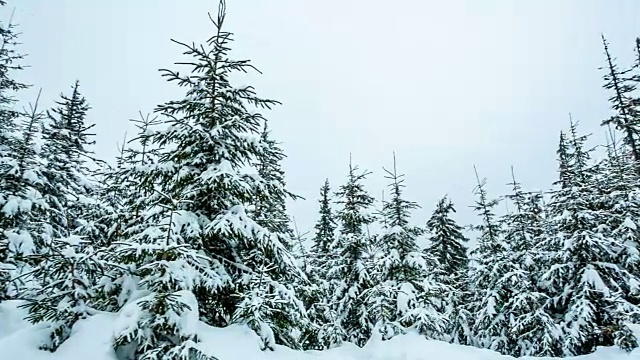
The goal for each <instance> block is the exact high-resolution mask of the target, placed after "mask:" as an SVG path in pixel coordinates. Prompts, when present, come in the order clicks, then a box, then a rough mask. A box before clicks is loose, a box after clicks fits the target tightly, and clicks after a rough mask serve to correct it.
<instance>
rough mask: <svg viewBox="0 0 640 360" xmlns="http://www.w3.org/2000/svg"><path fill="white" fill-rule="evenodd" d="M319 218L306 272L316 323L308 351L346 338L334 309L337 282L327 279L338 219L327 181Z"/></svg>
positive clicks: (308, 301)
mask: <svg viewBox="0 0 640 360" xmlns="http://www.w3.org/2000/svg"><path fill="white" fill-rule="evenodd" d="M318 202H319V204H320V210H319V214H320V217H319V219H318V221H317V223H316V225H315V230H316V232H315V236H314V238H313V245H312V247H311V255H310V263H309V267H308V269H307V271H306V274H307V278H308V279H309V281H310V284H309V286H308V288H307V290H306V293H307V298H306V299H305V303H306V306H307V309H308V313H309V318H310V320H311V322H312V323H313V325H312V328H311V329H310V333H309V334H307V335H306V338H307V339H308V340H307V344H306V345H305V347H306V348H311V349H318V350H322V349H327V348H331V347H333V346H336V345H339V344H340V343H342V341H343V340H344V339H345V338H346V335H345V333H344V329H342V324H341V323H339V321H338V314H337V312H336V309H335V307H334V306H332V302H331V301H332V296H333V294H332V290H333V289H335V288H336V281H335V279H334V280H333V281H331V279H329V278H328V272H329V270H330V269H331V268H330V264H334V263H335V261H336V260H337V256H336V255H337V254H336V252H335V250H336V249H334V246H335V245H336V229H337V224H336V218H335V216H334V213H333V209H332V207H331V203H332V199H331V187H330V185H329V179H326V180H325V182H324V184H323V186H322V187H321V188H320V199H319V201H318Z"/></svg>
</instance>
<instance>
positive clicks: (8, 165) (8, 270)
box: [0, 1, 27, 301]
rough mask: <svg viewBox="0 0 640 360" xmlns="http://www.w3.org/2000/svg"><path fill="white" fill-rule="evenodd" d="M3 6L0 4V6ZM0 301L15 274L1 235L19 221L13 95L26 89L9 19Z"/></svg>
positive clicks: (1, 116) (0, 132) (0, 145)
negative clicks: (17, 76)
mask: <svg viewBox="0 0 640 360" xmlns="http://www.w3.org/2000/svg"><path fill="white" fill-rule="evenodd" d="M4 5H6V3H5V2H4V1H0V6H4ZM0 39H1V40H2V46H0V177H1V179H2V181H0V209H2V211H0V301H2V300H4V299H6V298H8V297H9V294H8V289H7V286H8V284H9V281H10V279H11V278H12V277H14V275H15V273H13V274H12V271H14V270H15V264H14V262H15V260H14V259H13V255H12V254H10V249H9V247H10V240H9V239H8V238H7V237H6V236H5V234H4V231H7V230H10V229H12V228H15V227H16V225H17V224H18V223H20V221H19V220H17V219H16V218H15V215H16V214H17V210H18V208H19V207H17V206H16V205H17V204H18V203H19V202H18V201H17V199H18V197H17V196H18V195H17V194H19V193H21V192H22V191H23V189H22V188H21V187H20V186H19V184H20V182H19V179H20V172H21V170H20V169H19V168H18V167H17V166H18V165H17V159H16V158H15V156H16V153H17V151H18V147H19V146H20V135H19V133H20V127H19V121H18V117H19V111H18V110H17V109H16V108H15V102H16V99H15V95H16V93H17V92H19V91H20V90H23V89H26V88H27V85H26V84H23V83H21V82H19V81H17V80H16V79H15V78H14V75H15V74H14V73H15V72H16V71H19V70H22V69H23V65H22V64H21V61H22V60H23V58H24V55H22V54H21V53H20V52H18V50H17V45H18V33H17V32H16V26H15V24H13V23H12V20H11V19H10V20H9V22H8V23H5V22H0Z"/></svg>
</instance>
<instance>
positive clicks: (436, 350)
mask: <svg viewBox="0 0 640 360" xmlns="http://www.w3.org/2000/svg"><path fill="white" fill-rule="evenodd" d="M18 305H19V303H18V302H15V301H7V302H4V303H2V304H0V359H1V360H85V359H91V360H115V359H116V357H115V355H114V353H113V351H112V349H111V335H112V333H113V331H114V324H115V323H116V321H115V316H114V315H113V314H99V315H95V316H93V317H91V318H89V319H86V320H83V321H81V322H79V323H78V324H77V325H76V326H75V327H74V330H73V334H72V335H71V338H70V339H69V340H67V341H66V342H65V343H64V344H63V345H62V346H61V347H60V348H59V349H58V351H57V352H56V353H53V354H52V353H49V352H46V351H42V350H39V349H38V344H39V343H40V341H41V339H43V337H46V336H47V334H46V330H45V326H44V325H37V326H34V325H30V324H29V323H27V322H26V321H24V320H23V317H24V315H25V312H24V310H22V309H19V308H18ZM199 326H201V329H200V330H201V331H200V333H201V334H203V336H202V341H203V344H202V345H203V347H204V349H205V350H206V351H207V352H208V353H209V354H211V355H213V356H215V357H217V358H218V359H219V360H236V359H238V360H297V359H303V360H304V359H308V360H312V359H313V360H501V359H508V358H510V357H508V356H503V355H500V354H497V353H495V352H492V351H489V350H483V349H476V348H472V347H466V346H458V345H451V344H447V343H444V342H440V341H432V340H425V339H424V338H423V337H421V336H419V335H417V334H409V335H403V336H398V337H396V338H394V339H392V340H389V341H384V342H383V341H379V340H372V341H370V342H369V343H368V344H367V345H366V346H365V347H364V348H358V347H356V346H354V345H349V344H347V345H344V346H341V347H339V348H335V349H331V350H327V351H306V352H301V351H294V350H290V349H288V348H284V347H279V348H277V349H276V351H267V352H263V351H260V348H259V339H258V337H257V336H256V335H255V334H254V333H252V332H251V330H249V329H247V328H245V327H243V326H230V327H228V328H224V329H220V328H213V327H210V326H207V325H205V324H202V323H200V325H199ZM581 359H584V360H630V359H640V349H637V350H636V351H634V352H632V353H631V354H627V353H624V352H623V351H621V350H619V349H617V348H603V349H599V350H598V351H597V352H596V353H594V354H590V355H586V356H582V357H581Z"/></svg>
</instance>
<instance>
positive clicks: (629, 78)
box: [602, 35, 640, 171]
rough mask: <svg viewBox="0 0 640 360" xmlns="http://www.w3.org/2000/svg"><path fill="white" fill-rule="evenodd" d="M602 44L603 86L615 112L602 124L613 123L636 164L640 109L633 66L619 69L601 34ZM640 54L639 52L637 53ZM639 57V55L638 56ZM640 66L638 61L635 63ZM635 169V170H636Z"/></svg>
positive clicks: (639, 154)
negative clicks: (604, 62)
mask: <svg viewBox="0 0 640 360" xmlns="http://www.w3.org/2000/svg"><path fill="white" fill-rule="evenodd" d="M602 44H603V47H604V53H605V56H606V59H607V66H606V74H605V75H604V81H605V84H604V88H605V89H606V90H609V91H610V92H611V93H612V94H611V97H610V98H609V102H610V103H611V108H612V110H613V111H614V112H615V113H614V115H612V116H611V117H610V118H608V119H605V120H604V121H602V125H607V126H609V125H613V126H614V127H615V128H616V129H617V130H619V131H621V132H622V134H623V137H624V141H625V144H626V145H627V146H628V148H629V150H630V151H631V156H632V157H633V159H634V160H635V162H636V164H640V138H639V137H638V136H639V133H638V132H639V131H640V111H639V109H638V101H637V99H636V98H635V94H634V93H635V91H636V87H637V86H636V81H633V80H634V76H633V74H632V71H633V70H635V69H634V68H630V69H625V70H621V69H620V68H619V66H618V65H617V64H616V63H615V58H614V57H613V56H612V55H611V53H610V51H609V44H608V43H607V40H606V39H605V38H604V35H603V36H602ZM638 54H639V55H640V52H639V53H638ZM639 59H640V56H639ZM637 66H640V62H639V63H638V64H637ZM636 171H637V170H636Z"/></svg>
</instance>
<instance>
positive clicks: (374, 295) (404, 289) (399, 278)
mask: <svg viewBox="0 0 640 360" xmlns="http://www.w3.org/2000/svg"><path fill="white" fill-rule="evenodd" d="M385 171H386V173H387V175H386V176H385V177H386V178H387V179H388V180H389V181H390V184H389V189H390V192H391V199H390V200H389V201H387V202H385V203H384V204H383V209H382V215H383V218H384V219H383V224H384V225H383V234H382V237H381V241H380V247H381V248H380V254H381V256H380V257H379V258H378V259H376V264H375V284H374V285H373V287H372V288H371V290H369V292H368V294H367V295H368V296H367V302H368V304H369V306H368V308H369V309H370V310H369V314H370V316H371V317H372V321H374V322H375V324H376V325H375V327H376V329H377V331H379V332H380V333H381V335H382V339H383V340H387V339H390V338H392V337H394V336H396V335H399V334H402V333H404V331H405V329H408V328H415V329H417V330H418V331H419V332H420V333H422V334H424V335H425V336H427V337H428V338H432V339H434V338H435V339H440V338H442V336H443V333H444V327H445V319H444V316H443V313H442V312H440V311H438V305H439V304H438V300H439V298H440V297H442V296H443V294H444V293H445V292H446V291H447V290H449V289H448V288H446V287H441V286H439V284H437V283H436V282H435V281H434V280H436V279H434V278H432V277H430V275H431V274H430V273H431V271H432V270H433V269H434V267H435V264H434V262H435V261H434V259H433V258H432V257H430V256H428V255H427V254H426V253H422V252H421V251H420V249H419V248H418V245H417V242H416V239H417V237H418V236H419V235H421V233H422V230H421V229H420V228H418V227H414V226H410V225H409V220H410V216H411V211H412V210H414V209H417V208H418V207H419V206H418V204H417V203H415V202H412V201H408V200H405V199H404V198H403V194H402V191H403V189H404V187H405V185H404V175H399V174H398V173H397V170H396V161H395V155H394V161H393V170H392V171H389V170H386V169H385Z"/></svg>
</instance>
